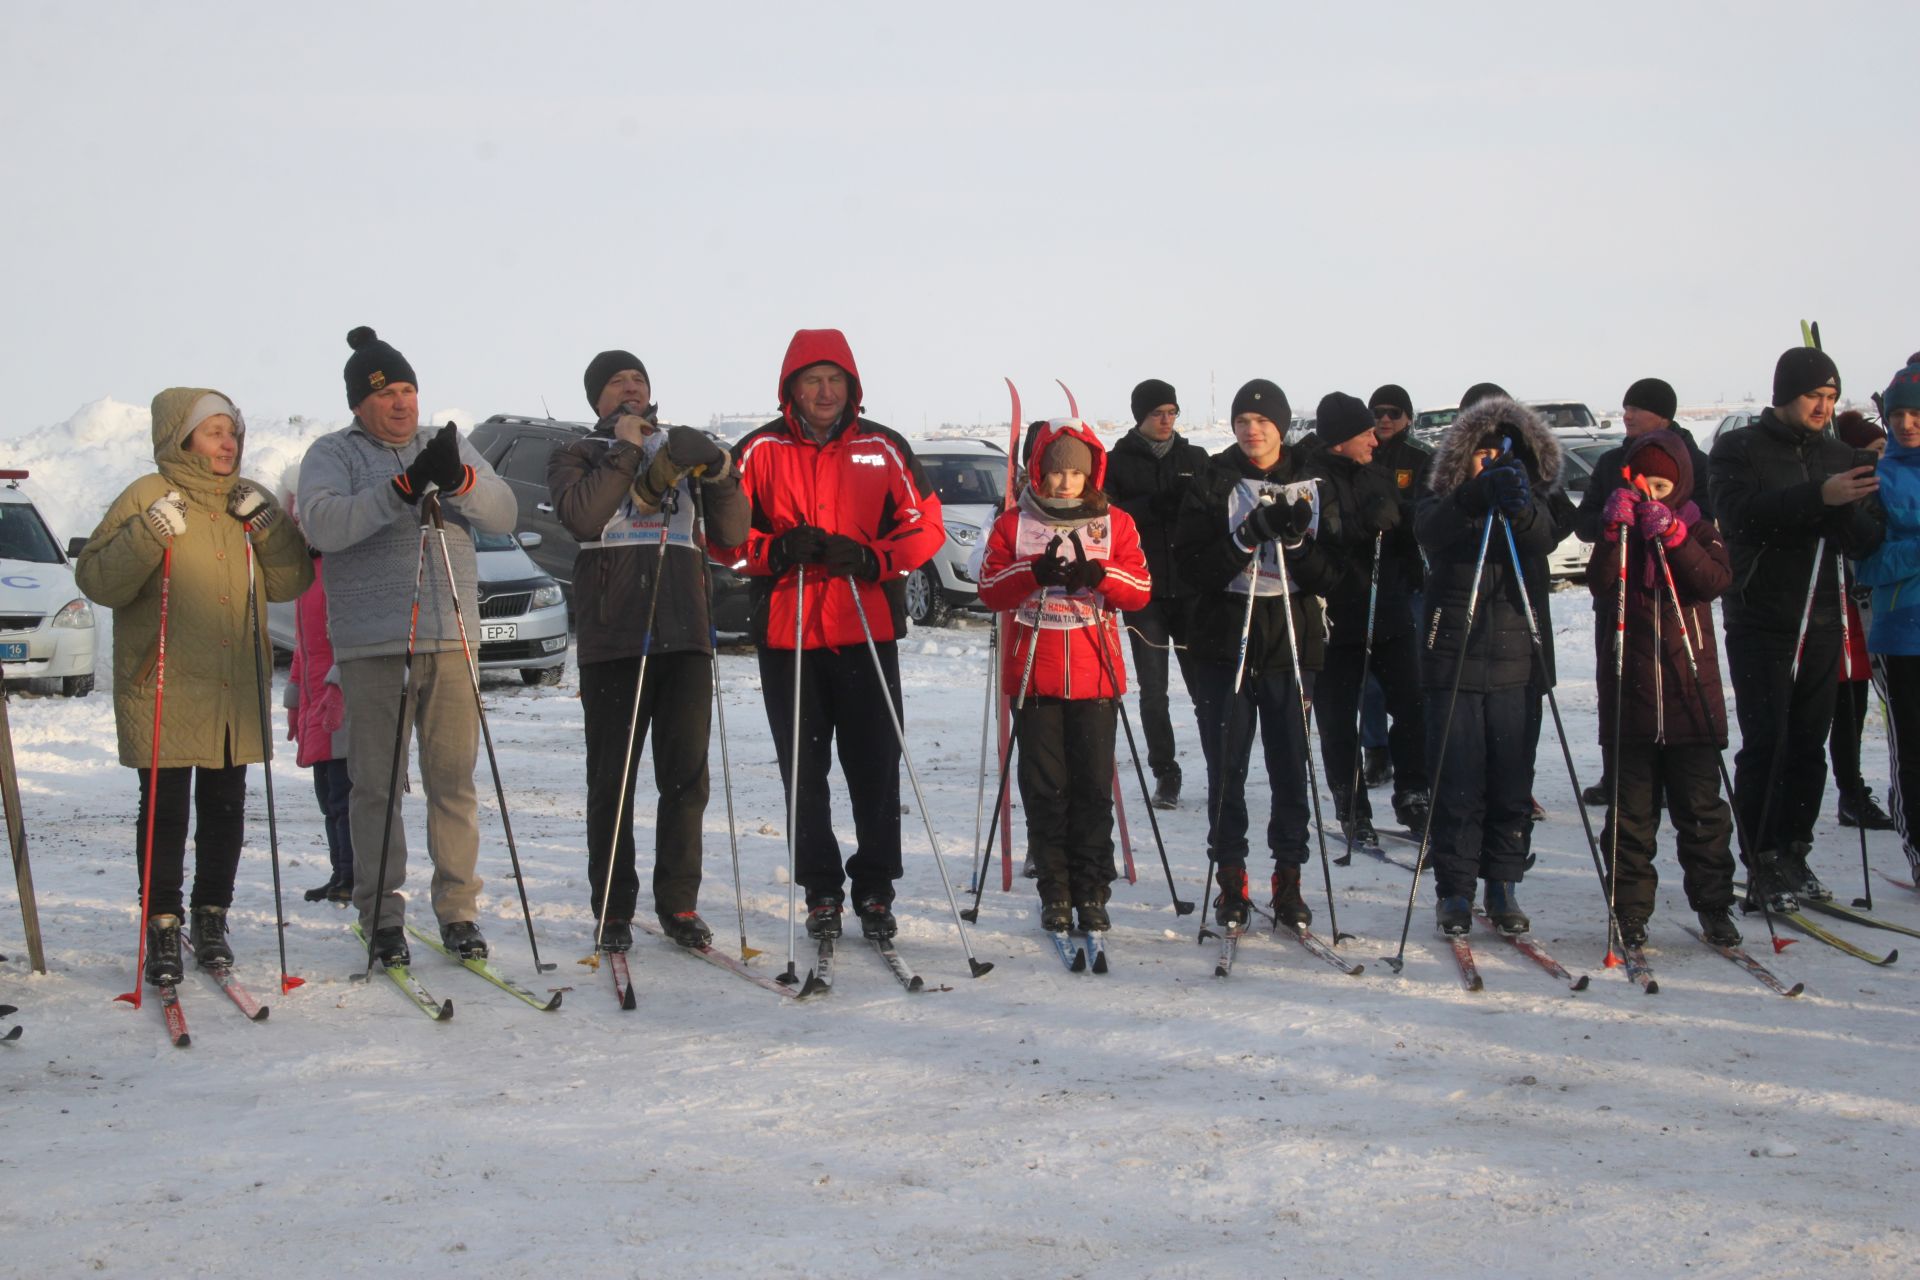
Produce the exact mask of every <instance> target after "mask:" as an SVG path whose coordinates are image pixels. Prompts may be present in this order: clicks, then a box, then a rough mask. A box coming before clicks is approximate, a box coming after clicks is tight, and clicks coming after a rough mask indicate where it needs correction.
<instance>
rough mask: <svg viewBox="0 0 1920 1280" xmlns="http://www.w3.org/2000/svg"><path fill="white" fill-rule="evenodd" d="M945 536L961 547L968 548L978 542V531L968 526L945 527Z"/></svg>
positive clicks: (952, 525)
mask: <svg viewBox="0 0 1920 1280" xmlns="http://www.w3.org/2000/svg"><path fill="white" fill-rule="evenodd" d="M947 536H948V537H950V538H952V539H953V540H954V541H955V542H957V543H959V544H960V545H961V546H963V547H970V546H972V545H973V544H974V543H976V542H978V541H980V530H979V529H978V528H977V527H976V526H974V525H970V524H950V525H948V526H947Z"/></svg>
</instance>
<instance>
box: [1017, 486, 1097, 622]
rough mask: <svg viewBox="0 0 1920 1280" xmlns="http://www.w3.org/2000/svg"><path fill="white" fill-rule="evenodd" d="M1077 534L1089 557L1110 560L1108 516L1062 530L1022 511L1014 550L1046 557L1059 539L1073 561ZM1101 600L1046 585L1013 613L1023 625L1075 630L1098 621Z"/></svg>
mask: <svg viewBox="0 0 1920 1280" xmlns="http://www.w3.org/2000/svg"><path fill="white" fill-rule="evenodd" d="M1075 537H1078V538H1079V540H1080V546H1081V547H1082V548H1084V549H1085V551H1086V553H1087V559H1089V560H1101V561H1104V560H1107V559H1108V558H1109V557H1110V556H1111V555H1112V553H1113V522H1112V521H1111V520H1109V519H1106V518H1105V517H1102V518H1100V519H1098V520H1089V521H1088V522H1087V523H1086V524H1083V525H1081V526H1080V527H1079V528H1077V529H1071V530H1068V529H1062V528H1060V527H1059V526H1058V525H1051V524H1048V523H1047V522H1046V521H1044V520H1039V519H1036V518H1035V517H1034V516H1033V515H1032V514H1030V513H1029V512H1027V511H1024V510H1023V511H1021V513H1020V525H1019V528H1018V530H1017V531H1016V532H1015V533H1014V537H1013V552H1014V554H1015V555H1016V556H1018V557H1020V558H1021V559H1023V560H1024V559H1026V558H1027V557H1028V556H1044V555H1046V554H1047V548H1048V547H1050V546H1051V545H1052V544H1053V540H1054V539H1055V538H1059V539H1060V555H1061V557H1062V558H1064V559H1065V560H1067V561H1069V562H1072V561H1074V560H1076V559H1078V558H1079V556H1078V553H1077V552H1076V551H1075V549H1074V546H1073V542H1072V539H1073V538H1075ZM1101 605H1102V602H1101V601H1100V600H1098V599H1096V593H1095V592H1093V591H1091V590H1085V591H1076V592H1074V593H1072V594H1071V595H1069V594H1068V593H1067V592H1066V590H1065V589H1063V588H1060V587H1049V588H1047V591H1046V594H1045V595H1044V596H1043V597H1036V598H1035V599H1032V600H1029V601H1027V603H1025V604H1023V605H1021V606H1020V608H1019V609H1018V610H1016V611H1015V613H1014V616H1015V617H1016V618H1018V619H1019V621H1020V624H1021V625H1022V626H1027V627H1037V628H1038V629H1040V630H1042V631H1074V630H1078V629H1079V628H1081V627H1090V626H1092V625H1094V623H1095V622H1097V621H1098V620H1099V614H1100V609H1101Z"/></svg>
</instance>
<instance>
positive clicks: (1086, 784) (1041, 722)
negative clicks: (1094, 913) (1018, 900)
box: [1019, 697, 1119, 903]
mask: <svg viewBox="0 0 1920 1280" xmlns="http://www.w3.org/2000/svg"><path fill="white" fill-rule="evenodd" d="M1118 707H1119V704H1118V703H1116V702H1115V701H1114V700H1113V699H1111V698H1099V699H1093V698H1033V697H1029V698H1028V699H1027V705H1026V706H1025V707H1023V708H1022V709H1021V710H1020V713H1019V714H1020V805H1021V808H1022V809H1023V810H1024V811H1025V812H1026V816H1027V856H1029V857H1030V858H1032V859H1033V863H1034V866H1035V867H1036V868H1037V869H1038V870H1039V872H1040V876H1039V890H1040V901H1042V902H1075V903H1080V902H1105V901H1106V900H1107V886H1108V885H1110V884H1112V883H1113V881H1114V879H1115V877H1116V876H1117V875H1118V873H1117V872H1116V871H1115V869H1114V865H1113V731H1114V725H1115V724H1116V723H1117V722H1118V720H1119V710H1118Z"/></svg>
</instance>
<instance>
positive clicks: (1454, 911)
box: [1433, 894, 1473, 937]
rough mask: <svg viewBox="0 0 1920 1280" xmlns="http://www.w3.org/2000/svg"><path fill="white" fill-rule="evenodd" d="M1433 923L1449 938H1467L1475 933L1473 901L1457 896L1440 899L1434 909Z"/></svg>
mask: <svg viewBox="0 0 1920 1280" xmlns="http://www.w3.org/2000/svg"><path fill="white" fill-rule="evenodd" d="M1433 923H1434V924H1435V925H1436V926H1437V927H1438V928H1439V930H1440V932H1442V933H1444V934H1446V935H1447V936H1449V937H1465V936H1466V935H1467V934H1469V933H1471V932H1473V899H1472V898H1467V897H1462V896H1459V895H1457V894H1456V895H1455V896H1454V897H1451V898H1442V899H1440V904H1439V905H1438V906H1437V907H1435V908H1434V912H1433Z"/></svg>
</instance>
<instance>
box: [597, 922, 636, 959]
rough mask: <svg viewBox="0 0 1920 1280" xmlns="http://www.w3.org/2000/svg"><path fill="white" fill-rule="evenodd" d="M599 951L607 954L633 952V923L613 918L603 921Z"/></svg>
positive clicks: (601, 923)
mask: <svg viewBox="0 0 1920 1280" xmlns="http://www.w3.org/2000/svg"><path fill="white" fill-rule="evenodd" d="M599 950H601V951H606V952H617V951H631V950H633V922H632V921H631V920H617V919H614V918H612V917H609V918H607V919H605V920H602V921H601V922H600V943H599Z"/></svg>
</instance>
